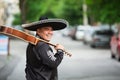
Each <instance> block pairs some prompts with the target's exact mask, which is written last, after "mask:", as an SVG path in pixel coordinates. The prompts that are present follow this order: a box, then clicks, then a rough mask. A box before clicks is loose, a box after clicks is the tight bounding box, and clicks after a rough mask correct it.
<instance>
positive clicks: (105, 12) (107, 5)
mask: <svg viewBox="0 0 120 80" xmlns="http://www.w3.org/2000/svg"><path fill="white" fill-rule="evenodd" d="M86 1H87V4H88V6H89V11H88V14H89V16H90V17H92V18H94V19H93V20H94V21H100V22H102V23H106V24H110V25H111V24H114V23H116V22H120V19H119V16H120V13H119V9H120V6H119V3H120V0H86ZM91 20H92V19H91Z"/></svg>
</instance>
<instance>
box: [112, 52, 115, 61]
mask: <svg viewBox="0 0 120 80" xmlns="http://www.w3.org/2000/svg"><path fill="white" fill-rule="evenodd" d="M111 58H112V59H115V55H114V53H113V52H112V51H111Z"/></svg>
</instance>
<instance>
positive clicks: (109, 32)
mask: <svg viewBox="0 0 120 80" xmlns="http://www.w3.org/2000/svg"><path fill="white" fill-rule="evenodd" d="M95 34H96V35H108V36H111V35H113V32H112V31H111V30H100V31H96V32H95Z"/></svg>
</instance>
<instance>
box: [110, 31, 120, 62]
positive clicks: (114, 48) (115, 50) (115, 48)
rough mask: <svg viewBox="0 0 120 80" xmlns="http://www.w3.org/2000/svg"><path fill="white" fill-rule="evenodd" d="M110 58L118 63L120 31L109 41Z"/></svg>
mask: <svg viewBox="0 0 120 80" xmlns="http://www.w3.org/2000/svg"><path fill="white" fill-rule="evenodd" d="M110 50H111V58H113V59H115V58H116V59H117V60H118V61H120V31H119V32H117V33H116V34H114V35H113V36H112V38H111V41H110Z"/></svg>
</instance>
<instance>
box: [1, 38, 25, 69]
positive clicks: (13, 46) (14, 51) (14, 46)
mask: <svg viewBox="0 0 120 80" xmlns="http://www.w3.org/2000/svg"><path fill="white" fill-rule="evenodd" d="M24 43H25V42H23V41H21V40H18V39H11V40H10V55H9V56H8V55H7V54H6V55H0V71H1V69H2V68H4V67H5V66H6V65H7V64H9V63H11V62H13V61H14V60H15V59H16V58H19V57H21V55H22V54H23V53H22V52H21V51H20V52H21V53H22V54H20V53H19V52H18V51H19V50H20V47H23V48H24V47H25V46H26V44H24Z"/></svg>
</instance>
